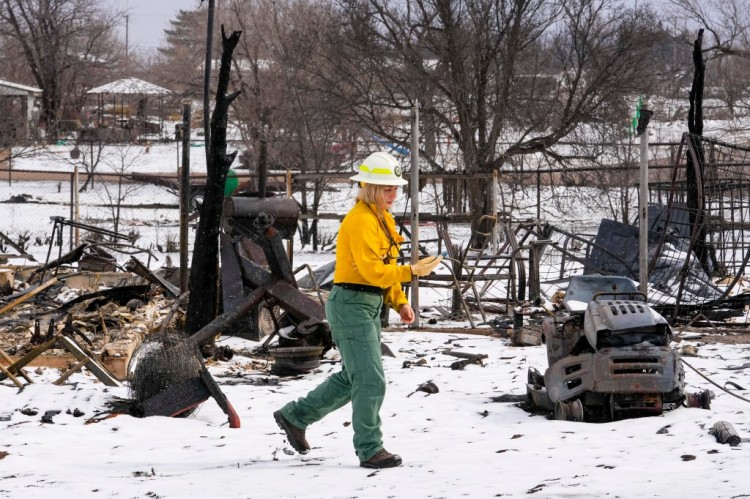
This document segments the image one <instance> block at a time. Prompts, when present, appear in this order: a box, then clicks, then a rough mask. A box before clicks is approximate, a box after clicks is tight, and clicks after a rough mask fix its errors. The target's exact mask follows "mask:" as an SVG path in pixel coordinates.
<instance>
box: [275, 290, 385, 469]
mask: <svg viewBox="0 0 750 499" xmlns="http://www.w3.org/2000/svg"><path fill="white" fill-rule="evenodd" d="M382 305H383V298H382V296H380V295H378V294H376V293H366V292H361V291H351V290H348V289H343V288H341V287H339V286H334V287H333V290H332V291H331V293H330V295H329V296H328V301H327V302H326V318H327V319H328V323H329V325H330V326H331V335H332V336H333V341H334V342H335V343H336V347H337V348H338V350H339V353H340V354H341V363H342V364H343V366H342V369H341V371H339V372H337V373H336V374H333V375H332V376H330V377H329V378H328V379H326V380H325V381H324V382H323V383H321V384H320V385H318V386H317V387H316V388H314V389H313V390H312V391H311V392H309V393H308V394H307V395H306V396H304V397H302V398H300V399H298V400H296V401H294V402H289V403H288V404H286V405H285V406H284V407H282V409H281V413H282V414H283V415H284V417H285V418H286V419H287V421H289V422H290V423H292V424H293V425H294V426H296V427H298V428H301V429H305V428H307V426H308V425H310V424H312V423H315V422H316V421H319V420H321V419H323V417H325V416H326V415H327V414H329V413H331V412H333V411H335V410H336V409H338V408H340V407H342V406H344V405H345V404H346V403H347V402H350V401H351V403H352V428H353V429H354V450H355V451H356V453H357V457H358V458H359V460H360V461H366V460H367V459H370V458H371V457H372V456H373V455H375V453H376V452H378V451H379V450H380V449H382V448H383V433H382V432H381V431H380V424H381V421H380V407H381V406H382V405H383V399H384V398H385V374H384V373H383V362H382V359H381V353H380V310H381V308H382Z"/></svg>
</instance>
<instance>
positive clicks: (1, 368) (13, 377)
mask: <svg viewBox="0 0 750 499" xmlns="http://www.w3.org/2000/svg"><path fill="white" fill-rule="evenodd" d="M0 371H1V372H2V373H3V374H5V376H6V377H7V378H9V379H10V380H11V381H12V382H13V383H15V385H16V386H17V387H18V388H23V383H21V382H20V381H18V378H16V377H15V376H13V374H12V373H11V372H10V371H8V369H6V368H5V366H3V365H2V364H0Z"/></svg>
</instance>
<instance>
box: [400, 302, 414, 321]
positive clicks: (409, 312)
mask: <svg viewBox="0 0 750 499" xmlns="http://www.w3.org/2000/svg"><path fill="white" fill-rule="evenodd" d="M398 315H400V316H401V322H403V323H404V324H411V323H412V322H414V310H413V309H412V308H411V305H409V304H408V303H404V304H403V305H401V306H400V307H398Z"/></svg>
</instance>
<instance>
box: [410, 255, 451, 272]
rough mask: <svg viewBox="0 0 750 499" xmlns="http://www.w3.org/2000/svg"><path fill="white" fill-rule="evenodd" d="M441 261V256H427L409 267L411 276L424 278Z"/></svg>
mask: <svg viewBox="0 0 750 499" xmlns="http://www.w3.org/2000/svg"><path fill="white" fill-rule="evenodd" d="M442 261H443V255H438V256H428V257H425V258H422V259H421V260H419V261H418V262H417V263H415V264H413V265H411V274H412V275H416V276H419V277H422V276H426V275H428V274H429V273H430V272H432V271H433V269H435V267H437V266H438V264H439V263H440V262H442Z"/></svg>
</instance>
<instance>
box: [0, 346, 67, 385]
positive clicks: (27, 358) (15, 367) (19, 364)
mask: <svg viewBox="0 0 750 499" xmlns="http://www.w3.org/2000/svg"><path fill="white" fill-rule="evenodd" d="M56 343H57V338H52V339H51V340H47V341H45V342H44V343H42V344H41V345H39V346H37V347H35V348H34V349H33V350H32V351H30V352H29V353H27V354H26V355H24V356H23V357H21V358H20V359H18V360H17V361H15V362H14V363H13V364H11V365H10V366H8V371H10V372H11V373H13V374H16V373H18V371H20V370H21V369H22V368H23V367H25V366H26V364H28V363H29V362H31V361H32V360H34V359H35V358H37V357H38V356H39V355H41V354H42V353H44V352H45V351H46V350H48V349H50V348H52V347H53V346H55V344H56ZM4 379H5V374H4V373H0V381H2V380H4Z"/></svg>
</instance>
